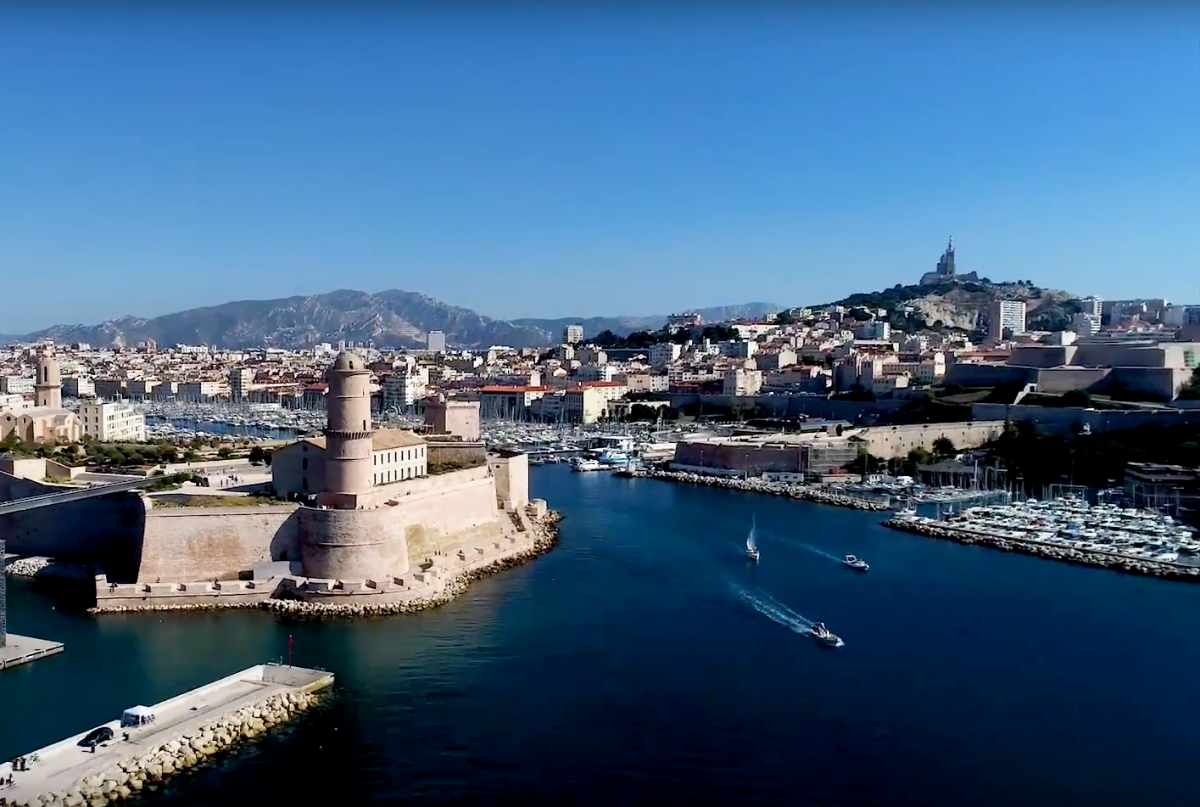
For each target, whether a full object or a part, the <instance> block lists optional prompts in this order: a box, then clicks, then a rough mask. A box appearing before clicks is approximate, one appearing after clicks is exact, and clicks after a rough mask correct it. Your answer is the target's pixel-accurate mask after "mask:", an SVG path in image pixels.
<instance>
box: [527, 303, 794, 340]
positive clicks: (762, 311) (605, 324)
mask: <svg viewBox="0 0 1200 807" xmlns="http://www.w3.org/2000/svg"><path fill="white" fill-rule="evenodd" d="M783 308H784V306H781V305H775V304H774V303H745V304H743V305H722V306H717V307H715V308H696V309H689V310H690V311H693V312H694V313H697V314H699V315H700V317H701V318H702V319H703V320H704V321H705V322H726V321H728V320H731V319H757V318H759V317H765V316H767V315H768V314H774V313H776V312H777V311H781V310H783ZM512 324H513V325H521V326H525V327H530V328H537V329H539V330H543V331H546V332H548V333H549V334H551V336H552V338H553V339H554V340H556V341H557V340H558V339H560V338H561V337H562V331H563V328H565V327H567V326H568V325H582V326H583V338H584V339H590V338H592V337H593V336H595V335H597V334H599V333H603V332H604V331H612V332H613V333H615V334H616V335H617V336H628V335H629V334H631V333H633V332H634V331H656V330H658V329H659V328H662V327H663V326H664V325H666V324H667V315H666V314H652V315H650V316H646V317H634V316H628V317H564V318H560V319H514V320H513V321H512Z"/></svg>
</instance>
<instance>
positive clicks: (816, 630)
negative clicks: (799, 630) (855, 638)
mask: <svg viewBox="0 0 1200 807" xmlns="http://www.w3.org/2000/svg"><path fill="white" fill-rule="evenodd" d="M809 633H811V634H812V637H813V638H814V639H816V640H817V641H818V642H820V643H821V644H823V645H825V646H826V647H841V646H842V645H844V644H845V642H843V641H842V640H841V639H839V638H838V637H837V636H835V635H834V633H833V631H831V630H830V629H829V628H827V627H825V623H824V622H818V623H817V624H815V625H813V626H812V628H810V629H809Z"/></svg>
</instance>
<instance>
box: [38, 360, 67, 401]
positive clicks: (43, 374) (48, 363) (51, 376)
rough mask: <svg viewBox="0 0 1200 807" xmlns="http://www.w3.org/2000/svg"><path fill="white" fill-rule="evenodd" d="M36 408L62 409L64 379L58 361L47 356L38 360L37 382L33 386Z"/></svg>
mask: <svg viewBox="0 0 1200 807" xmlns="http://www.w3.org/2000/svg"><path fill="white" fill-rule="evenodd" d="M33 404H34V406H48V407H50V408H51V409H62V378H61V376H60V375H59V370H58V359H56V358H54V357H53V356H51V355H49V354H46V355H44V356H42V357H41V358H39V359H38V363H37V380H36V382H35V383H34V385H33Z"/></svg>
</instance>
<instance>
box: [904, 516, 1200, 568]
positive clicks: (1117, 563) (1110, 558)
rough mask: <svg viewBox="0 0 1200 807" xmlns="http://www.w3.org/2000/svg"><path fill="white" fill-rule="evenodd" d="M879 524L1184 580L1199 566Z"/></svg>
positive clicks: (907, 523) (943, 528)
mask: <svg viewBox="0 0 1200 807" xmlns="http://www.w3.org/2000/svg"><path fill="white" fill-rule="evenodd" d="M883 524H884V526H885V527H891V528H892V529H894V530H901V531H903V532H911V533H915V534H917V535H924V536H926V537H928V538H941V539H943V540H947V541H957V542H958V543H960V544H980V545H982V546H990V547H993V548H995V549H999V550H1001V551H1004V552H1020V553H1022V554H1025V555H1037V556H1038V557H1042V558H1049V559H1051V560H1059V561H1063V562H1064V563H1078V564H1081V565H1084V566H1099V567H1100V568H1103V569H1113V570H1115V571H1119V572H1127V573H1129V574H1143V575H1149V576H1151V577H1162V578H1165V579H1168V580H1185V581H1188V582H1191V583H1200V567H1196V566H1185V565H1182V564H1178V563H1162V562H1160V561H1153V560H1146V559H1143V558H1132V557H1129V556H1127V555H1121V554H1118V553H1115V552H1089V551H1087V550H1083V549H1075V548H1073V547H1067V546H1059V545H1055V544H1048V543H1046V542H1044V541H1032V540H1030V541H1026V540H1021V539H1019V538H1009V537H1005V536H1000V535H984V534H980V533H977V532H970V531H967V530H962V529H956V528H954V527H951V526H948V525H946V524H940V523H929V522H922V521H916V520H913V519H911V518H899V517H893V518H889V519H887V520H886V521H884V522H883Z"/></svg>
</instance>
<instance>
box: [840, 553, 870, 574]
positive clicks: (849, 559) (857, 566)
mask: <svg viewBox="0 0 1200 807" xmlns="http://www.w3.org/2000/svg"><path fill="white" fill-rule="evenodd" d="M842 563H844V564H846V565H847V566H849V567H850V568H851V569H854V570H855V571H859V572H865V571H866V570H867V569H870V568H871V567H870V566H868V565H867V562H866V561H865V560H863V559H862V558H856V557H854V556H853V555H847V556H846V559H845V560H843V561H842Z"/></svg>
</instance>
